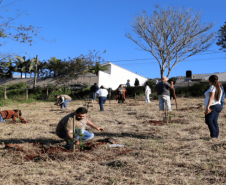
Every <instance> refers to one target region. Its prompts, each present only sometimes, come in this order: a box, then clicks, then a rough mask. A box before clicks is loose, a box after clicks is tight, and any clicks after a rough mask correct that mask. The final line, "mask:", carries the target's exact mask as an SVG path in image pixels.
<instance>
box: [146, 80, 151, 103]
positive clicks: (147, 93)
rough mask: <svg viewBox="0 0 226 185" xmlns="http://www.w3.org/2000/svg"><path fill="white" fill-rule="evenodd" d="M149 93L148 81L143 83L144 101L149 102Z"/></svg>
mask: <svg viewBox="0 0 226 185" xmlns="http://www.w3.org/2000/svg"><path fill="white" fill-rule="evenodd" d="M150 94H151V89H150V87H149V84H148V82H146V83H145V100H146V103H150Z"/></svg>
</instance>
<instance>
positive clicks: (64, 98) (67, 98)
mask: <svg viewBox="0 0 226 185" xmlns="http://www.w3.org/2000/svg"><path fill="white" fill-rule="evenodd" d="M56 98H57V99H60V101H61V102H60V103H58V104H57V105H58V106H61V109H63V108H64V107H65V109H67V104H68V103H69V102H70V101H71V100H72V98H71V97H70V96H68V95H66V94H62V95H56Z"/></svg>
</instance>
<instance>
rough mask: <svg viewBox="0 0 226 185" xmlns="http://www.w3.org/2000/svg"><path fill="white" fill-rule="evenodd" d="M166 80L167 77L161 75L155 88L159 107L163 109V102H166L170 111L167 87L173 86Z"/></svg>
mask: <svg viewBox="0 0 226 185" xmlns="http://www.w3.org/2000/svg"><path fill="white" fill-rule="evenodd" d="M168 80H169V79H168V78H167V77H163V78H162V81H161V82H159V83H158V84H157V85H156V88H157V94H158V98H159V109H160V110H164V103H166V105H167V109H168V110H169V111H172V109H171V103H170V90H169V89H172V88H173V87H171V85H170V84H169V83H168Z"/></svg>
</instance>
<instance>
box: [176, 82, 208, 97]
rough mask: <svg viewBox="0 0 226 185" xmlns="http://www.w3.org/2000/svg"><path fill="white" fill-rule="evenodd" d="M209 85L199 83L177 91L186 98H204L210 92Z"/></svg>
mask: <svg viewBox="0 0 226 185" xmlns="http://www.w3.org/2000/svg"><path fill="white" fill-rule="evenodd" d="M209 86H210V85H209V84H207V83H200V84H199V83H197V84H194V85H192V86H190V87H180V88H177V89H176V94H183V95H185V97H188V96H194V97H197V96H203V95H204V93H205V92H206V91H207V90H208V88H209Z"/></svg>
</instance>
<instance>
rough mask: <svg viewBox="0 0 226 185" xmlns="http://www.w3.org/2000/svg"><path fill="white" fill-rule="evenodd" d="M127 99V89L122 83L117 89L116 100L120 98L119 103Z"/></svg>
mask: <svg viewBox="0 0 226 185" xmlns="http://www.w3.org/2000/svg"><path fill="white" fill-rule="evenodd" d="M125 99H126V89H125V88H124V87H123V85H122V84H121V85H119V87H118V89H117V90H116V101H117V100H118V103H124V101H125Z"/></svg>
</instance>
